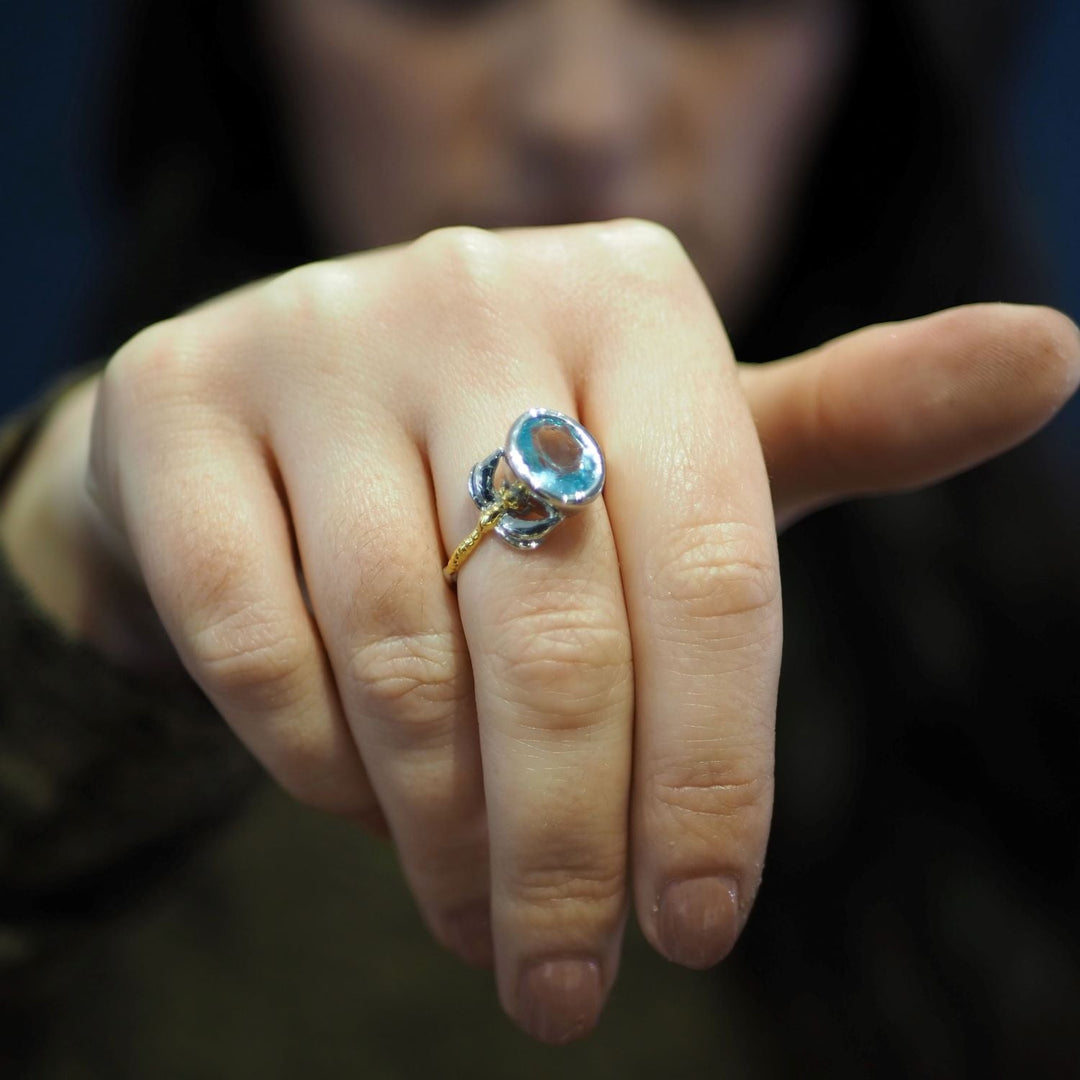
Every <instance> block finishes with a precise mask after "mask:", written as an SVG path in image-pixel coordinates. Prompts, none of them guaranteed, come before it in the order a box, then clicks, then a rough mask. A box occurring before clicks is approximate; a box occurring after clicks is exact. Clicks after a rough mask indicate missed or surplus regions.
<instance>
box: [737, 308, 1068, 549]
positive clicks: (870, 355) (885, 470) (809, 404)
mask: <svg viewBox="0 0 1080 1080" xmlns="http://www.w3.org/2000/svg"><path fill="white" fill-rule="evenodd" d="M740 377H741V380H742V387H743V391H744V393H745V394H746V396H747V399H748V400H749V403H750V409H751V412H752V413H753V416H754V422H755V423H756V425H757V430H758V437H759V439H760V440H761V445H762V448H763V450H764V454H765V461H766V464H767V465H768V469H769V476H770V479H771V482H772V489H773V505H774V507H775V510H776V519H777V523H778V526H779V527H780V528H783V527H784V526H786V525H789V524H791V522H792V521H794V520H796V519H797V518H798V517H800V516H802V515H804V514H806V513H808V512H809V511H811V510H814V509H817V508H819V507H821V506H824V505H826V504H827V503H831V502H836V501H838V500H840V499H843V498H845V497H848V496H852V495H860V494H869V493H874V492H888V491H902V490H907V489H910V488H915V487H921V486H923V485H926V484H929V483H932V482H934V481H937V480H941V479H944V478H945V477H947V476H951V475H953V474H954V473H958V472H961V471H963V470H964V469H967V468H970V467H971V466H973V465H976V464H978V463H979V462H981V461H985V460H986V459H987V458H990V457H993V456H994V455H996V454H1000V453H1002V452H1003V451H1005V450H1007V449H1009V448H1010V447H1012V446H1015V445H1016V444H1017V443H1019V442H1021V441H1023V440H1024V439H1025V438H1027V437H1028V436H1029V435H1031V434H1032V433H1033V432H1035V431H1037V430H1038V429H1039V428H1040V427H1042V426H1043V425H1044V424H1045V423H1046V422H1047V421H1048V420H1049V419H1050V418H1051V417H1052V416H1053V415H1054V414H1055V413H1056V412H1057V411H1058V409H1060V408H1061V406H1062V405H1064V404H1065V402H1066V401H1067V400H1068V399H1069V397H1070V396H1071V394H1072V393H1073V391H1074V390H1076V388H1077V385H1078V384H1080V331H1078V330H1077V327H1076V326H1075V324H1074V323H1073V322H1072V321H1071V320H1070V319H1068V318H1066V317H1065V316H1064V315H1062V314H1061V313H1060V312H1057V311H1054V310H1052V309H1050V308H1042V307H1025V306H1018V305H1013V304H975V305H971V306H968V307H960V308H953V309H951V310H949V311H943V312H939V313H938V314H936V315H930V316H927V317H926V318H922V319H913V320H911V321H910V322H903V323H890V324H884V325H881V326H873V327H869V328H867V329H865V330H859V331H857V332H855V333H853V334H848V335H846V336H845V337H842V338H837V339H836V340H835V341H832V342H830V343H829V344H827V345H823V346H821V347H820V348H818V349H814V350H812V351H811V352H808V353H804V354H803V355H801V356H795V357H790V358H789V359H786V360H778V361H776V362H774V363H771V364H758V365H753V364H744V365H741V366H740Z"/></svg>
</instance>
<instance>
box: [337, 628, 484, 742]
mask: <svg viewBox="0 0 1080 1080" xmlns="http://www.w3.org/2000/svg"><path fill="white" fill-rule="evenodd" d="M348 678H349V680H350V683H351V685H352V686H353V687H355V689H356V694H357V697H358V699H359V701H360V703H361V707H362V708H363V710H364V711H365V712H367V713H369V714H370V715H371V716H372V717H374V718H376V719H382V720H390V721H392V723H391V724H388V725H387V726H386V735H387V737H388V738H389V739H390V741H391V742H392V744H394V745H395V746H396V747H398V748H406V747H408V748H424V747H428V746H442V745H445V743H446V741H447V739H448V738H450V735H451V729H452V726H453V721H454V718H455V717H457V716H458V715H460V712H461V710H462V708H463V707H464V706H465V705H466V703H467V702H468V700H469V698H470V696H471V689H472V687H471V682H470V678H469V668H468V664H467V662H466V659H465V657H464V656H463V655H462V654H461V649H460V647H459V646H458V644H457V638H456V635H454V634H453V633H450V632H445V631H431V630H415V631H411V632H407V633H397V634H393V635H389V636H383V637H379V638H375V639H373V640H371V641H368V642H367V643H365V644H363V645H361V646H359V647H358V648H357V649H356V650H355V651H354V652H353V654H352V656H351V658H350V661H349V675H348Z"/></svg>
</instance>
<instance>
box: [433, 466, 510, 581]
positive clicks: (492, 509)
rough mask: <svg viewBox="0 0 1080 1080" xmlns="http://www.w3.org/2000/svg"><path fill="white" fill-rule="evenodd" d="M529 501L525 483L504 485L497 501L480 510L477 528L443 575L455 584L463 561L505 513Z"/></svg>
mask: <svg viewBox="0 0 1080 1080" xmlns="http://www.w3.org/2000/svg"><path fill="white" fill-rule="evenodd" d="M527 502H528V489H527V488H526V487H525V485H524V484H521V483H517V484H506V485H504V486H503V487H502V488H501V489H500V490H499V492H498V493H497V495H496V499H495V501H494V502H490V503H488V504H487V506H485V507H484V508H483V509H482V510H481V511H480V520H479V521H478V522H477V525H476V528H475V529H473V531H472V532H471V533H469V535H468V536H466V537H465V539H464V540H462V541H461V543H460V544H458V546H457V548H456V549H455V551H454V554H453V555H451V556H450V558H449V559H448V560H447V563H446V565H445V566H444V567H443V577H444V578H446V580H447V581H448V582H449V583H450V584H451V585H453V584H454V582H455V581H456V580H457V576H458V571H459V570H460V569H461V565H462V563H464V562H465V560H466V559H467V558H468V557H469V556H470V555H471V554H472V553H473V551H474V550H475V549H476V547H477V545H478V544H479V543H480V541H481V540H483V539H484V537H485V536H486V535H487V534H488V533H489V532H491V530H492V529H494V528H495V526H496V525H498V524H499V520H500V519H501V518H502V516H503V514H505V513H506V512H507V511H508V510H520V509H522V508H523V507H524V506H525V504H526V503H527Z"/></svg>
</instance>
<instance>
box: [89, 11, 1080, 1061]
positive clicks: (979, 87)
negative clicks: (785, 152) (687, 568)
mask: <svg viewBox="0 0 1080 1080" xmlns="http://www.w3.org/2000/svg"><path fill="white" fill-rule="evenodd" d="M1020 10H1021V9H1020V6H1019V5H1018V4H1008V3H1005V2H1004V0H998V2H997V3H994V4H989V3H985V2H984V3H978V4H975V3H953V4H948V3H932V2H931V0H925V2H918V3H916V2H915V0H912V2H900V0H868V2H866V3H863V4H862V5H861V7H860V13H861V18H862V26H861V48H860V50H859V53H858V59H857V61H856V63H855V66H854V69H853V71H852V72H851V75H850V82H849V85H848V87H847V91H846V93H845V95H844V98H843V102H842V105H841V107H840V109H839V111H838V113H837V115H836V117H835V120H834V122H833V124H832V127H831V130H830V132H829V135H828V137H827V138H826V140H825V142H824V144H823V145H822V147H821V149H820V152H819V155H818V160H817V163H816V167H815V169H814V172H813V175H812V179H811V180H810V182H809V183H808V184H807V185H806V187H805V190H804V192H803V196H802V211H801V213H800V214H799V215H798V218H797V223H796V226H795V228H794V229H793V231H792V234H791V238H790V244H789V249H788V251H787V255H786V258H785V260H784V262H783V265H782V266H781V268H780V270H779V272H778V273H777V274H776V276H775V279H774V280H773V282H772V284H771V286H770V289H769V291H768V295H767V296H766V297H764V298H763V300H762V302H761V304H760V306H759V308H758V310H757V312H756V316H755V318H754V320H753V321H752V324H751V325H749V326H748V327H747V328H746V330H745V332H744V333H743V334H741V335H740V340H738V341H737V342H736V344H737V349H738V352H739V353H740V355H741V356H742V357H743V358H749V359H754V360H767V359H771V358H774V357H777V356H781V355H784V354H787V353H791V352H794V351H798V350H800V349H802V348H804V347H808V346H812V345H815V344H818V343H819V342H821V341H823V340H826V339H828V338H830V337H832V336H835V335H836V334H839V333H842V332H845V331H847V330H850V329H852V328H854V327H856V326H859V325H863V324H865V323H868V322H875V321H880V320H884V319H894V318H902V317H906V316H912V315H918V314H923V313H926V312H928V311H931V310H934V309H937V308H941V307H946V306H949V305H953V304H958V303H962V302H966V301H972V300H979V299H992V300H996V299H1010V300H1034V299H1040V298H1042V299H1045V297H1046V288H1045V283H1044V282H1042V281H1041V280H1040V279H1039V278H1038V277H1037V276H1036V275H1034V274H1033V262H1032V260H1031V259H1030V258H1029V257H1027V256H1026V255H1025V253H1024V252H1023V251H1022V250H1021V245H1020V243H1019V242H1018V238H1017V235H1016V234H1015V232H1014V231H1012V230H1011V229H1010V224H1009V223H1010V220H1011V217H1010V215H1009V214H1008V213H1006V212H1005V210H1004V203H1003V197H1004V195H1005V193H1004V192H1002V191H999V190H995V189H994V187H993V181H992V178H993V177H994V176H995V175H998V170H997V169H996V168H995V159H994V157H993V155H992V141H991V140H990V138H989V137H988V136H989V134H990V133H989V131H988V128H987V122H988V108H987V105H988V103H989V101H990V100H991V97H990V80H989V74H990V70H989V69H990V68H991V67H992V66H993V63H994V60H995V58H996V57H1000V55H1001V53H1000V51H997V52H995V49H999V47H1000V46H1001V45H1002V43H1003V42H1005V41H1007V40H1008V39H1010V38H1011V37H1012V36H1013V35H1014V34H1015V32H1016V29H1017V26H1018V24H1017V22H1016V19H1017V18H1018V12H1019V11H1020ZM950 20H952V22H950ZM957 27H959V28H961V30H962V33H961V32H957ZM127 28H128V33H129V36H130V41H131V46H130V47H129V48H128V49H127V50H126V51H125V55H126V57H127V61H126V67H125V69H124V75H123V78H122V80H121V82H120V84H119V93H118V108H117V112H116V116H117V121H118V123H117V128H116V140H115V142H116V153H115V167H116V169H115V180H116V191H117V197H118V200H119V202H120V204H121V206H122V207H123V209H124V211H125V212H126V214H127V216H128V220H129V222H130V229H129V233H128V237H129V243H128V246H127V248H126V249H125V250H124V253H123V255H122V257H121V259H120V273H119V274H118V279H117V280H118V286H117V288H116V290H115V293H114V296H113V299H112V302H111V303H110V304H109V305H107V318H106V320H105V323H104V324H103V331H102V338H101V340H102V342H103V343H108V344H109V345H115V344H117V343H118V342H119V341H120V340H122V338H123V337H126V336H127V335H129V334H130V333H131V332H133V331H134V330H136V329H138V328H139V327H140V326H142V325H145V324H146V323H148V322H150V321H152V320H154V319H156V318H159V317H162V316H164V315H168V314H171V313H173V312H175V311H177V310H179V309H181V308H183V307H185V306H187V305H189V304H191V303H193V302H195V301H197V300H199V299H202V298H204V297H206V296H209V295H212V294H214V293H216V292H219V291H222V290H223V289H225V288H227V287H230V286H232V285H235V284H238V283H240V282H242V281H245V280H250V279H251V278H253V277H257V276H260V275H263V274H267V273H271V272H273V271H276V270H280V269H284V268H286V267H288V266H290V265H294V264H297V263H300V262H303V261H305V260H307V259H309V258H311V257H313V256H315V255H316V254H318V253H317V252H316V251H315V250H314V247H313V243H312V239H311V235H310V233H309V231H308V229H307V227H306V225H305V222H304V220H303V216H302V214H301V212H300V209H299V202H298V200H297V198H296V195H295V189H294V183H293V176H292V170H291V166H290V163H289V160H288V156H287V154H286V153H285V148H284V146H283V145H282V144H281V141H280V139H279V137H278V133H277V130H276V128H275V126H274V123H273V117H274V116H275V115H276V112H277V107H276V103H275V101H274V96H275V93H276V91H275V89H274V84H273V82H272V80H271V79H270V78H269V77H268V72H267V71H266V70H264V66H263V63H264V62H263V59H262V56H261V52H260V48H259V44H258V41H257V37H256V35H255V33H254V32H253V22H252V15H251V12H250V10H249V5H248V4H247V3H230V4H221V3H218V2H217V0H155V2H154V3H153V4H146V3H142V2H136V3H132V4H131V5H130V11H129V15H128V24H127ZM1041 454H1042V450H1041V448H1040V444H1039V443H1038V441H1037V440H1036V441H1035V442H1033V443H1031V444H1029V445H1028V446H1027V447H1025V448H1024V449H1023V450H1021V451H1016V452H1013V453H1011V454H1009V455H1006V456H1005V457H1004V458H1002V459H1000V460H999V461H998V462H996V463H994V464H993V465H991V466H987V467H984V468H982V469H979V470H976V471H975V472H973V473H969V474H967V475H965V476H963V477H961V478H958V479H956V480H954V481H951V482H949V483H947V484H945V485H940V486H938V487H936V488H934V489H932V490H929V491H926V492H922V493H919V494H914V495H909V496H903V497H894V498H891V499H882V500H873V499H871V500H862V501H860V502H857V503H852V504H848V505H846V506H843V507H837V508H834V509H832V510H829V511H825V512H823V513H820V514H818V515H815V516H814V517H813V518H811V519H808V520H807V521H805V522H803V523H802V524H800V525H799V526H797V527H795V528H794V529H792V530H790V531H789V532H788V533H787V534H786V535H785V537H784V538H783V540H782V558H783V566H784V593H785V608H786V626H787V630H786V640H787V646H786V650H787V651H786V657H785V666H784V674H783V677H782V682H781V706H780V715H779V729H778V735H779V738H778V760H777V805H776V817H775V824H774V832H773V842H772V846H771V849H770V861H769V867H768V870H767V872H766V875H765V882H764V886H763V889H762V893H761V896H760V898H759V902H758V905H757V909H756V911H755V914H754V916H753V918H752V919H751V920H750V924H749V927H748V929H747V931H746V934H745V935H744V938H743V941H742V942H741V943H740V946H739V948H738V949H737V950H736V953H735V955H734V957H733V958H732V961H731V962H730V963H729V964H727V965H725V966H724V967H723V968H722V969H721V972H720V975H719V976H718V977H719V978H724V977H725V976H726V975H728V974H729V973H731V972H732V971H735V972H738V973H739V974H740V976H741V979H742V985H743V986H744V987H749V988H752V989H753V991H754V993H753V994H752V995H751V996H749V997H748V998H747V999H746V1000H747V1002H748V1004H747V1006H746V1007H747V1008H748V1009H749V1010H750V1021H749V1023H748V1026H747V1030H748V1031H749V1032H750V1033H751V1040H749V1041H748V1048H747V1049H748V1054H749V1056H750V1057H751V1058H754V1059H756V1060H757V1061H758V1062H759V1064H760V1068H761V1071H763V1072H767V1071H769V1070H770V1069H775V1071H776V1072H777V1073H778V1074H779V1075H795V1074H802V1075H806V1074H808V1073H814V1072H815V1071H821V1072H824V1073H826V1074H828V1075H832V1076H840V1075H846V1074H848V1073H849V1072H850V1073H851V1074H853V1075H863V1074H864V1073H865V1071H866V1070H867V1068H868V1067H869V1066H871V1065H873V1066H874V1067H875V1072H876V1073H882V1072H883V1073H885V1074H891V1073H892V1072H895V1073H897V1074H904V1075H910V1074H917V1075H965V1074H969V1073H977V1074H979V1075H987V1076H990V1075H1001V1074H1008V1073H1010V1071H1018V1070H1019V1069H1021V1068H1027V1067H1031V1066H1032V1065H1036V1066H1038V1065H1043V1066H1047V1067H1055V1066H1057V1067H1060V1066H1061V1065H1062V1063H1063V1062H1065V1061H1067V1060H1068V1058H1067V1057H1065V1055H1067V1054H1068V1053H1069V1052H1070V1050H1072V1049H1073V1048H1075V1046H1076V1036H1075V1033H1074V1031H1073V1027H1074V1026H1075V1020H1076V1017H1077V1016H1080V976H1078V972H1080V959H1078V956H1077V953H1078V941H1077V937H1078V935H1077V933H1076V919H1077V916H1076V912H1077V910H1080V908H1078V901H1080V896H1078V895H1077V893H1078V889H1077V881H1078V879H1080V875H1078V874H1077V870H1076V858H1077V856H1076V852H1077V851H1078V847H1080V845H1078V841H1080V836H1078V831H1080V829H1078V824H1077V823H1078V821H1080V814H1078V813H1077V810H1078V802H1077V799H1078V797H1077V784H1076V782H1075V768H1076V762H1077V761H1078V760H1080V755H1078V749H1080V747H1078V746H1077V741H1078V740H1077V735H1076V731H1077V725H1076V716H1075V713H1076V704H1077V701H1078V700H1080V693H1078V689H1077V685H1076V678H1077V676H1076V675H1075V671H1076V668H1077V665H1076V662H1075V657H1073V656H1071V655H1066V652H1067V650H1068V651H1070V652H1071V651H1074V650H1075V647H1076V642H1077V641H1078V640H1080V634H1078V633H1077V630H1078V627H1077V626H1076V617H1077V612H1078V611H1080V596H1078V595H1077V593H1078V588H1077V574H1076V566H1075V563H1076V552H1077V551H1080V543H1078V539H1080V527H1078V523H1077V521H1076V520H1075V518H1069V519H1066V516H1065V515H1066V514H1067V513H1071V511H1069V510H1068V508H1064V509H1060V510H1058V509H1055V506H1056V500H1055V495H1056V493H1055V492H1054V491H1053V490H1052V488H1051V485H1050V482H1049V481H1048V480H1047V479H1046V469H1045V463H1044V461H1043V460H1042V457H1041ZM772 1025H780V1027H781V1029H782V1030H783V1032H784V1038H783V1039H775V1038H769V1037H762V1038H753V1036H754V1035H755V1034H757V1033H760V1034H762V1035H763V1036H764V1033H765V1032H766V1031H767V1030H768V1029H769V1028H770V1027H771V1026H772ZM751 1043H752V1045H750V1044H751ZM886 1063H889V1064H886Z"/></svg>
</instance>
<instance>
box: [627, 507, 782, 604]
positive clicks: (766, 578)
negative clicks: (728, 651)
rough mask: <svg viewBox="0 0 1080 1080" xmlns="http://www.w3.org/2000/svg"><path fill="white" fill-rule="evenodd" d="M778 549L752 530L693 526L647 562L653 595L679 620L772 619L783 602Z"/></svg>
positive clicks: (731, 524)
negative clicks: (775, 550) (775, 555)
mask: <svg viewBox="0 0 1080 1080" xmlns="http://www.w3.org/2000/svg"><path fill="white" fill-rule="evenodd" d="M774 548H775V544H774V542H773V541H772V540H771V539H767V538H766V537H764V536H763V535H762V534H761V532H760V531H759V530H757V529H754V528H752V527H751V526H747V525H741V524H737V523H734V522H719V523H707V524H704V525H695V526H691V527H689V528H687V529H684V530H683V531H682V532H680V533H679V534H678V535H677V536H676V537H675V538H674V539H673V540H668V541H667V542H666V543H665V544H664V545H663V550H662V551H660V552H654V553H653V554H652V555H651V557H650V558H648V559H647V566H646V580H647V581H649V582H650V585H649V588H650V593H651V596H652V598H653V599H654V601H655V602H656V604H657V605H658V607H659V609H660V611H661V612H663V611H664V609H670V611H671V614H672V616H673V617H674V618H675V619H677V620H679V621H680V622H684V621H685V620H686V619H691V620H694V621H704V622H711V621H716V620H724V621H726V620H732V619H735V620H739V621H748V620H749V621H756V622H759V623H761V622H764V621H768V620H771V619H772V618H773V617H774V616H775V613H777V612H778V609H779V599H780V573H779V569H778V567H777V565H776V560H775V558H774V557H773V551H774Z"/></svg>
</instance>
